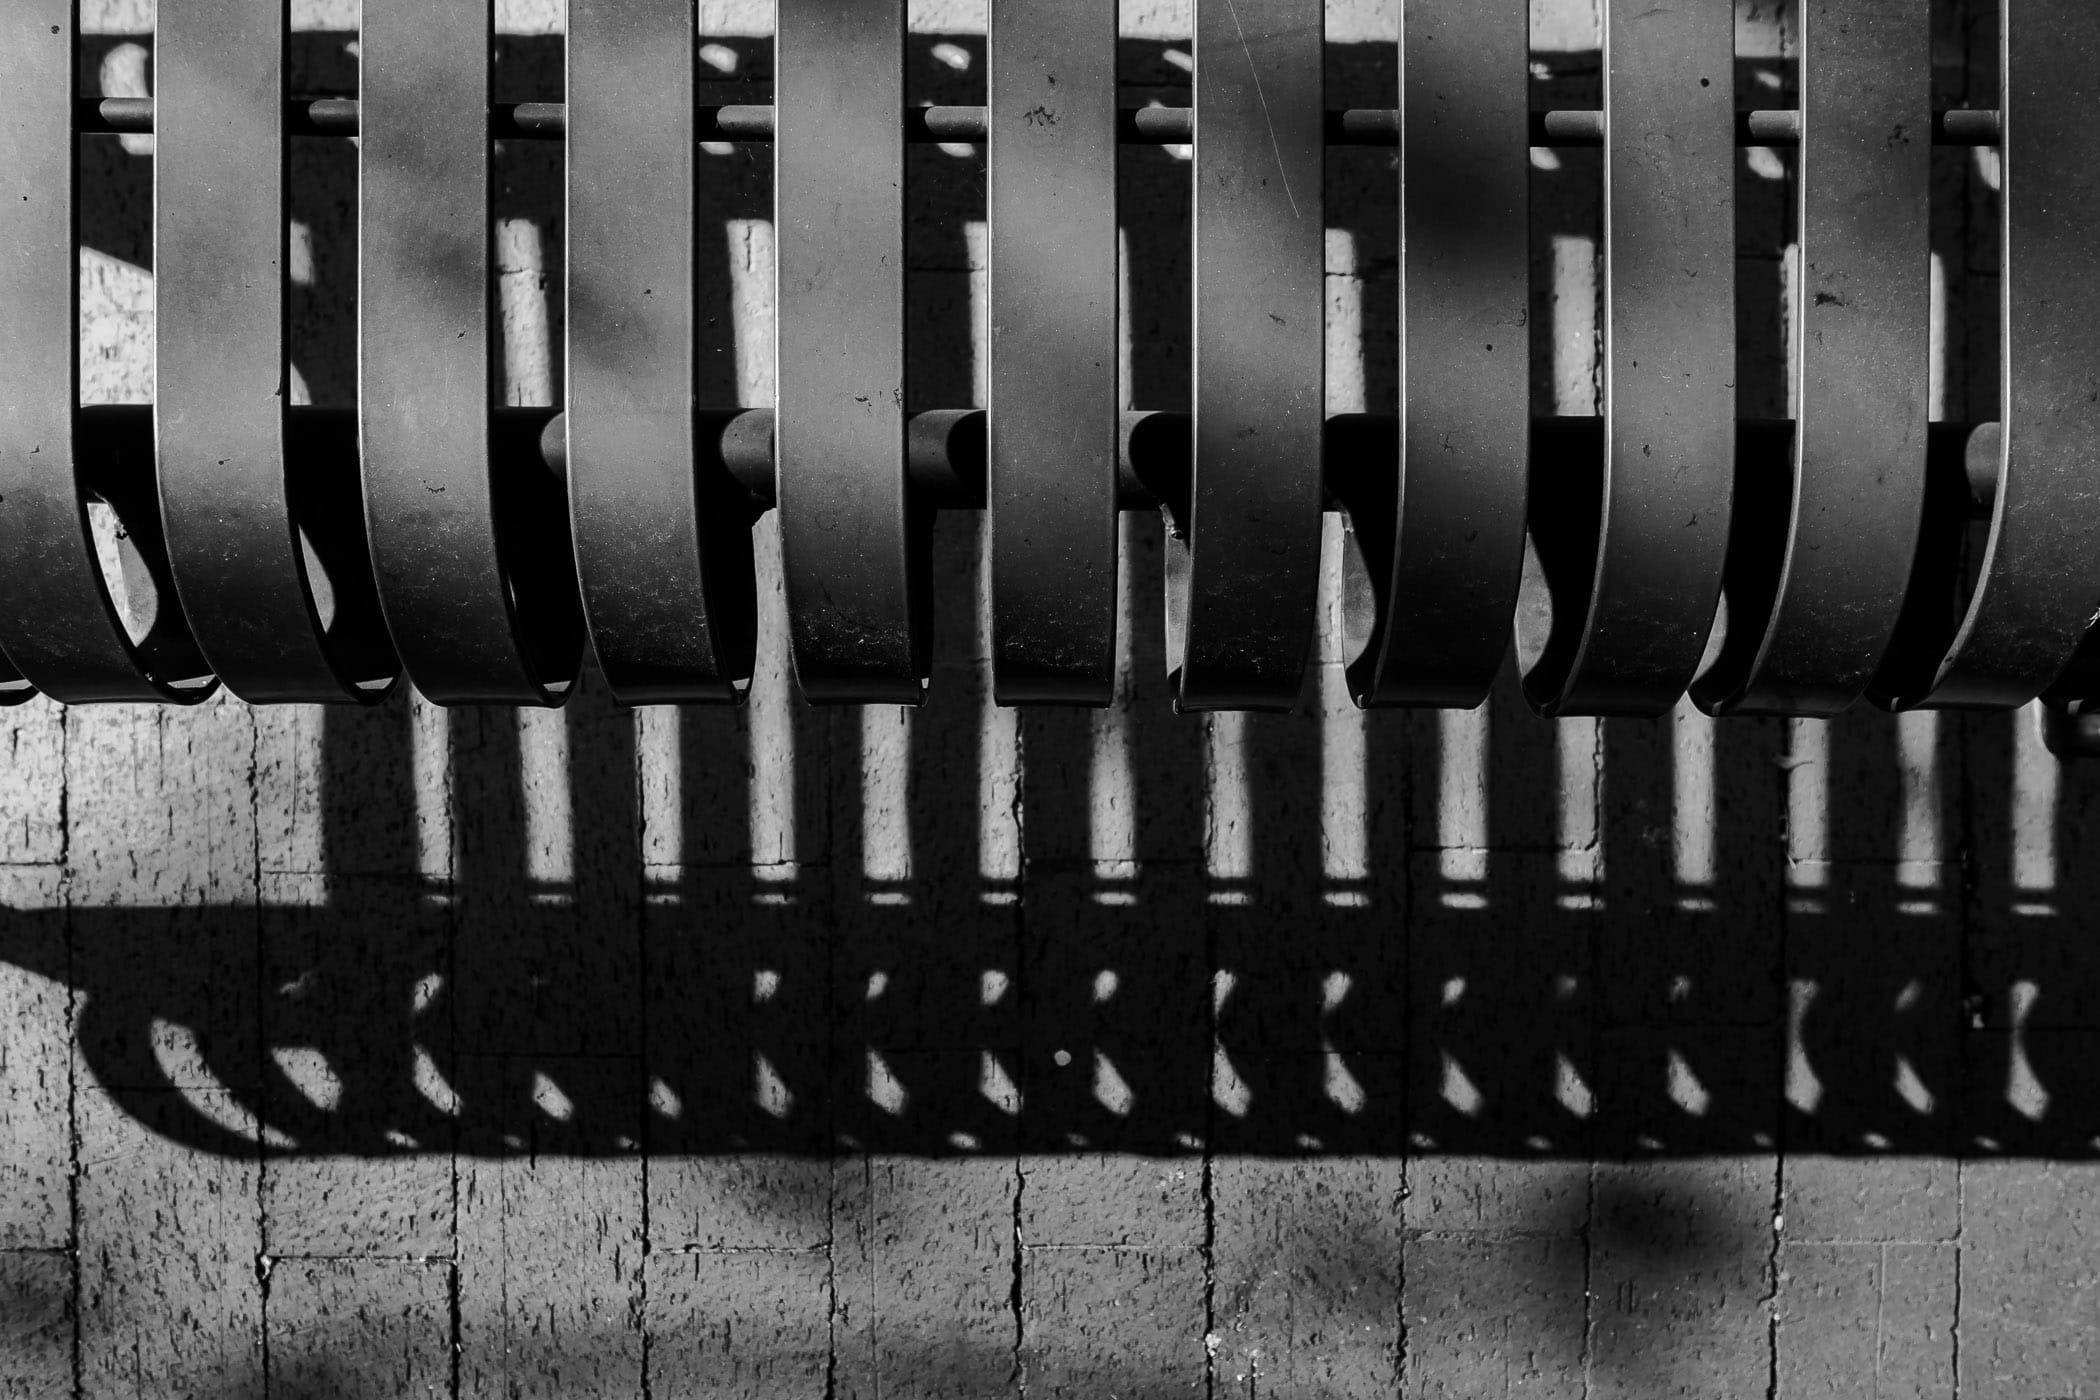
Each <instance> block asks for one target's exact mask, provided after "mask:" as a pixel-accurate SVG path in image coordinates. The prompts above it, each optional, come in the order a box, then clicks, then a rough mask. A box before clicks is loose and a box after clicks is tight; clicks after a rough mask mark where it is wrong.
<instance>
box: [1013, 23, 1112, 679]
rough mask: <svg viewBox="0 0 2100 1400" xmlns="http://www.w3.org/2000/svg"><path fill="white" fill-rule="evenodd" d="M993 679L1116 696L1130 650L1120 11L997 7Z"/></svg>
mask: <svg viewBox="0 0 2100 1400" xmlns="http://www.w3.org/2000/svg"><path fill="white" fill-rule="evenodd" d="M988 49H989V67H990V87H991V105H990V109H989V110H990V117H989V127H990V152H989V157H988V175H987V183H988V190H987V197H986V203H987V211H988V216H989V223H990V240H991V272H990V283H991V286H990V302H991V315H990V321H991V365H990V375H989V381H990V396H989V404H990V424H991V469H990V474H991V480H990V491H989V495H990V508H991V514H990V519H989V526H990V532H991V557H992V684H993V690H994V693H995V694H996V696H997V698H998V700H999V702H1000V703H1001V704H1007V705H1012V704H1026V703H1035V702H1057V703H1064V704H1090V705H1106V704H1108V703H1109V702H1110V701H1111V700H1112V699H1113V698H1114V694H1115V661H1116V548H1117V529H1116V449H1117V428H1118V419H1117V409H1118V403H1117V394H1116V296H1117V291H1116V282H1117V271H1116V6H1115V3H1114V0H1081V3H1077V4H1062V5H1053V4H1045V3H1043V0H995V3H994V4H993V6H992V11H991V34H990V38H989V43H988Z"/></svg>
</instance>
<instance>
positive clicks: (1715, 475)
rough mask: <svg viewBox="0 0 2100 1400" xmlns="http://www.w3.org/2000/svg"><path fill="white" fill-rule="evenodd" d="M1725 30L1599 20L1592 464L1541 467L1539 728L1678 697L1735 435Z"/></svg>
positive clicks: (1714, 22) (1676, 11) (1730, 66)
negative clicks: (1600, 249)
mask: <svg viewBox="0 0 2100 1400" xmlns="http://www.w3.org/2000/svg"><path fill="white" fill-rule="evenodd" d="M1734 63H1735V30H1734V19H1733V16H1732V14H1731V12H1730V10H1729V7H1728V6H1726V5H1713V4H1697V5H1691V4H1687V5H1679V6H1669V7H1665V6H1660V5H1655V4H1652V3H1651V0H1609V3H1608V4H1607V5H1606V7H1605V40H1604V111H1605V124H1606V128H1607V137H1606V148H1605V155H1604V169H1605V176H1604V269H1605V297H1604V301H1605V306H1604V361H1605V363H1604V376H1605V378H1604V384H1605V409H1604V420H1605V421H1604V431H1605V445H1604V462H1603V476H1602V481H1601V483H1600V482H1598V481H1597V480H1596V479H1595V478H1594V477H1593V476H1591V475H1590V474H1589V473H1588V472H1587V471H1585V470H1583V466H1584V464H1580V463H1574V462H1558V463H1553V462H1543V461H1542V462H1541V463H1539V464H1538V468H1537V470H1536V471H1535V472H1534V473H1533V479H1532V492H1533V495H1532V520H1533V538H1534V541H1535V543H1536V545H1537V548H1538V553H1539V556H1540V559H1541V562H1542V564H1543V565H1544V566H1545V569H1546V572H1547V575H1548V578H1549V580H1550V582H1551V587H1552V593H1553V621H1552V627H1551V632H1550V634H1549V635H1548V636H1547V637H1546V638H1545V639H1543V642H1542V643H1540V642H1538V641H1534V642H1533V644H1532V645H1530V646H1527V647H1526V648H1525V649H1526V650H1527V651H1534V652H1535V653H1536V655H1535V659H1534V660H1533V662H1532V664H1531V665H1530V666H1529V667H1528V668H1527V670H1526V674H1525V677H1524V685H1525V692H1526V694H1527V696H1528V697H1529V698H1530V700H1531V702H1532V703H1533V704H1534V705H1535V706H1537V707H1538V708H1539V709H1540V710H1542V711H1544V712H1545V713H1547V714H1563V715H1573V714H1628V715H1655V714H1661V713H1663V712H1665V711H1667V710H1668V709H1670V708H1671V706H1673V705H1674V704H1676V702H1677V700H1678V698H1679V697H1680V696H1682V695H1683V694H1684V691H1685V688H1686V687H1687V686H1688V685H1689V684H1690V683H1691V680H1692V675H1693V672H1694V671H1695V670H1696V668H1697V667H1698V664H1699V661H1700V657H1701V654H1702V652H1703V651H1704V649H1705V647H1706V641H1707V634H1708V633H1709V631H1710V630H1711V629H1712V624H1713V619H1714V610H1715V606H1716V603H1717V601H1718V599H1719V595H1720V589H1721V571H1722V566H1723V562H1724V560H1725V558H1726V554H1727V548H1728V528H1729V511H1730V502H1731V496H1732V492H1733V476H1734V461H1735V452H1734V447H1735V444H1734V437H1735V160H1736V155H1735V116H1734V95H1733V88H1734Z"/></svg>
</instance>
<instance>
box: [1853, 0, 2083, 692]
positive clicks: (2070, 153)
mask: <svg viewBox="0 0 2100 1400" xmlns="http://www.w3.org/2000/svg"><path fill="white" fill-rule="evenodd" d="M1999 16H2000V23H2001V26H2002V28H2001V33H2000V42H2001V44H2002V46H2003V47H2002V54H2003V68H2002V72H2003V79H2002V81H2003V85H2004V96H2003V100H2002V103H2001V110H2002V117H2001V120H2002V122H2003V132H2004V135H2003V142H2004V144H2003V146H2002V147H2001V156H2000V161H2001V165H2000V169H2001V171H2002V183H2001V190H2002V195H2001V198H2000V214H1999V217H2000V221H2001V223H2000V230H2001V234H2002V237H2003V248H2004V254H2003V258H2004V261H2003V264H2002V266H2001V268H2000V276H2001V280H2002V290H2001V295H2002V297H2003V298H2004V300H2003V303H2002V306H2001V312H2000V332H1999V333H2000V353H2001V356H2002V367H2001V370H2000V373H2001V375H2002V379H2001V383H2002V385H2003V389H2002V393H2003V396H2004V405H2003V411H2002V413H2001V415H2000V416H2001V420H2002V423H2003V428H2002V435H2001V438H2000V447H1999V452H2000V456H1999V461H1998V482H1997V493H1996V502H1995V505H1994V507H1993V510H1992V514H1991V531H1990V542H1989V544H1988V545H1987V546H1986V548H1985V551H1984V556H1983V562H1982V565H1981V568H1980V570H1979V572H1978V576H1977V581H1976V588H1975V592H1974V594H1973V595H1972V596H1971V598H1970V601H1969V606H1968V611H1967V613H1966V614H1965V615H1964V616H1963V618H1962V623H1961V629H1960V631H1959V632H1958V633H1956V635H1955V638H1954V642H1953V645H1952V646H1951V647H1950V648H1949V649H1948V651H1947V654H1946V656H1945V658H1944V659H1943V660H1942V661H1941V662H1940V664H1939V667H1938V670H1937V673H1936V674H1935V675H1934V677H1933V679H1932V685H1931V689H1930V690H1929V691H1927V692H1926V693H1924V694H1916V693H1911V694H1903V693H1895V692H1892V693H1890V694H1888V695H1887V696H1886V697H1885V698H1886V701H1887V703H1890V704H1892V705H1895V706H1907V705H1920V706H1928V707H1935V708H1937V707H1950V706H1960V707H1968V708H1992V709H1998V708H2006V709H2009V708H2013V707H2015V706H2019V705H2023V704H2025V703H2026V702H2027V701H2029V700H2031V699H2033V698H2034V697H2035V696H2036V695H2038V694H2040V693H2041V692H2042V691H2044V690H2045V689H2051V687H2052V683H2053V682H2055V681H2056V680H2057V679H2058V677H2059V676H2060V675H2061V674H2062V673H2063V672H2064V669H2065V667H2066V666H2067V665H2069V664H2070V662H2071V660H2072V657H2073V655H2074V654H2075V652H2076V650H2077V648H2078V645H2079V641H2080V639H2081V637H2083V636H2084V634H2085V632H2086V630H2087V626H2088V624H2089V623H2090V622H2091V621H2092V618H2093V613H2094V603H2095V601H2096V598H2100V577H2096V570H2095V561H2096V560H2100V487H2096V486H2095V484H2094V476H2093V463H2094V446H2095V444H2096V443H2100V279H2095V278H2094V277H2093V275H2092V268H2093V263H2094V255H2095V252H2096V251H2100V234H2096V230H2100V171H2096V170H2095V169H2094V167H2093V159H2092V153H2093V149H2094V147H2095V145H2096V144H2100V74H2096V73H2095V72H2094V71H2093V55H2094V54H2095V53H2096V52H2100V6H2095V5H2093V4H2090V3H2088V2H2087V0H2001V5H2000V8H1999ZM2052 698H2060V697H2058V696H2057V695H2056V693H2055V692H2054V691H2052Z"/></svg>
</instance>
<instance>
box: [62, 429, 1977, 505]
mask: <svg viewBox="0 0 2100 1400" xmlns="http://www.w3.org/2000/svg"><path fill="white" fill-rule="evenodd" d="M490 416H491V419H492V430H491V457H492V459H493V464H494V470H495V472H496V473H497V474H498V475H501V476H504V477H506V478H511V479H516V478H517V477H518V476H519V474H520V473H529V472H531V471H533V470H534V469H537V470H539V471H542V472H545V473H547V474H548V475H549V476H550V477H551V478H552V479H553V480H554V481H556V482H562V481H566V480H567V479H568V474H569V465H568V451H569V437H568V432H569V428H568V418H567V416H566V415H565V414H564V413H563V412H562V411H561V410H560V409H558V408H499V409H496V410H495V411H494V413H493V414H491V415H490ZM1603 423H1604V420H1603V419H1601V418H1534V419H1532V420H1531V455H1532V457H1533V459H1534V460H1540V461H1552V462H1562V461H1568V460H1573V459H1580V458H1583V457H1595V456H1596V455H1597V454H1598V453H1600V452H1601V451H1603V441H1604V438H1603V432H1604V429H1603ZM285 435H286V436H285V451H286V453H287V455H289V456H290V457H292V458H293V459H294V460H297V461H300V462H305V463H308V464H309V465H311V466H312V467H314V468H315V469H316V470H318V471H323V472H333V471H342V472H348V473H350V474H352V475H353V476H354V475H355V473H356V471H357V413H356V411H355V410H353V409H348V408H311V407H306V406H303V405H302V406H297V407H293V408H291V409H288V410H286V413H285ZM693 435H694V439H695V441H696V442H697V443H698V449H697V451H698V463H699V469H700V470H701V471H702V472H705V473H710V474H719V475H720V476H722V477H724V478H726V479H727V480H728V481H729V482H731V483H733V484H734V485H735V486H736V487H737V488H739V489H740V491H741V492H742V499H743V500H744V501H745V502H747V503H748V505H749V507H750V509H751V510H752V511H753V512H762V511H768V510H771V509H772V508H773V489H774V471H773V410H772V409H770V408H709V409H700V410H698V411H697V412H696V413H694V415H693ZM1793 435H1794V424H1793V422H1792V420H1790V419H1784V418H1747V419H1743V420H1741V421H1740V422H1738V423H1737V424H1736V442H1737V449H1736V450H1737V456H1738V458H1739V460H1741V461H1742V462H1744V463H1745V465H1746V467H1747V468H1748V470H1749V471H1750V472H1751V473H1753V474H1754V473H1755V472H1758V471H1761V470H1770V471H1774V472H1777V473H1779V474H1780V476H1781V477H1782V478H1785V477H1787V476H1788V475H1790V468H1789V466H1788V463H1787V457H1786V454H1787V453H1788V452H1789V451H1790V450H1791V448H1792V444H1793ZM904 438H905V441H904V450H905V476H906V480H907V482H908V483H909V485H910V490H911V496H912V502H913V504H914V505H915V506H920V507H924V508H926V509H930V510H983V509H984V505H985V479H986V468H985V463H986V460H987V453H986V437H985V412H984V410H983V409H980V408H937V409H928V410H925V411H923V412H919V413H914V414H912V415H911V417H910V418H909V420H908V421H907V422H906V423H905V430H904ZM1926 441H1927V452H1926V461H1927V463H1928V466H1927V471H1928V473H1929V474H1930V475H1931V476H1932V477H1933V478H1934V479H1935V480H1938V481H1942V482H1945V483H1947V484H1948V486H1949V487H1950V488H1952V489H1954V490H1956V491H1958V492H1960V493H1962V494H1963V496H1964V498H1965V499H1966V500H1967V501H1968V502H1969V506H1968V509H1969V513H1970V514H1971V515H1972V516H1974V517H1975V518H1977V519H1981V520H1987V519H1989V518H1990V512H1991V506H1992V503H1993V502H1994V500H1995V499H1996V492H1997V470H1998V445H1999V436H1998V425H1997V424H1996V423H1934V424H1932V425H1931V427H1930V429H1929V430H1928V433H1927V439H1926ZM1399 443H1400V420H1399V418H1398V417H1397V416H1395V415H1394V414H1390V413H1336V414H1331V415H1329V416H1328V418H1327V422H1326V430H1325V432H1324V433H1323V434H1322V442H1321V457H1322V460H1323V462H1324V472H1325V476H1326V480H1327V498H1328V507H1329V509H1340V508H1341V506H1340V504H1339V503H1340V502H1342V501H1344V500H1345V499H1346V498H1347V497H1348V496H1349V494H1350V491H1351V488H1352V483H1354V482H1356V481H1360V480H1362V479H1364V478H1367V477H1370V476H1372V475H1373V474H1375V473H1379V472H1383V473H1385V474H1387V475H1391V474H1392V473H1393V472H1394V471H1396V470H1397V469H1398V461H1399V457H1398V453H1399ZM79 448H80V459H81V461H82V463H83V464H84V471H85V473H86V478H87V486H88V489H89V490H90V492H91V493H92V494H97V495H100V494H103V493H105V492H110V491H115V490H117V489H118V488H119V484H120V481H121V480H122V479H126V478H129V477H131V476H134V475H137V474H140V473H150V472H151V471H152V469H153V406H152V405H151V404H102V405H96V406H94V407H89V408H83V409H81V410H80V429H79ZM1749 480H1751V481H1755V480H1756V478H1755V476H1754V475H1753V476H1751V477H1750V478H1749ZM1188 482H1189V415H1188V414H1186V413H1168V412H1159V411H1155V410H1143V409H1140V410H1126V411H1125V412H1124V413H1122V414H1121V415H1120V419H1119V422H1118V426H1117V432H1116V506H1117V508H1118V509H1119V510H1126V511H1132V510H1159V509H1161V508H1162V507H1165V508H1167V509H1170V510H1176V509H1180V508H1181V507H1182V505H1183V504H1184V503H1185V502H1186V501H1187V499H1188V489H1189V487H1188Z"/></svg>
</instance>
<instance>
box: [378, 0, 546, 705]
mask: <svg viewBox="0 0 2100 1400" xmlns="http://www.w3.org/2000/svg"><path fill="white" fill-rule="evenodd" d="M360 40H361V44H362V54H363V58H362V78H361V82H362V84H363V93H362V96H363V103H362V112H361V121H362V125H363V137H362V154H361V159H360V165H359V169H360V182H361V190H360V212H359V219H360V226H359V245H360V246H359V257H360V279H359V287H358V360H359V396H360V418H359V423H360V430H361V433H362V439H363V444H364V470H365V512H366V520H367V525H368V528H369V530H370V532H371V542H372V561H373V565H374V568H375V570H376V572H377V574H378V580H379V595H380V599H381V601H382V603H383V605H384V607H385V609H386V618H387V625H388V628H389V630H390V631H391V632H392V634H393V637H394V643H395V645H396V647H398V648H399V650H400V653H401V661H402V665H403V667H404V668H405V669H406V670H407V672H408V677H409V679H410V680H411V681H413V682H414V683H415V687H416V689H417V690H419V691H421V692H422V693H423V694H424V695H425V696H426V697H428V698H429V699H431V700H433V701H436V702H438V703H440V704H474V703H497V704H523V705H539V704H547V703H550V702H558V700H559V698H560V696H561V695H562V693H563V692H564V691H565V690H566V688H567V686H568V683H569V682H570V680H571V679H572V678H573V676H574V668H575V665H576V661H577V659H578V655H579V649H580V641H581V638H580V634H578V633H577V631H576V628H575V627H574V625H573V624H572V623H571V622H570V621H569V618H568V616H567V615H566V614H567V609H565V608H563V607H562V606H561V603H562V601H563V595H564V589H565V588H566V592H567V594H568V595H569V596H570V597H573V590H574V583H573V566H572V564H571V562H570V560H569V558H568V556H567V550H566V549H565V548H564V549H562V550H561V551H560V552H559V553H556V552H555V551H554V549H553V548H552V547H551V545H552V541H551V540H549V539H545V538H541V539H528V538H525V536H526V535H527V534H528V531H529V530H530V529H531V527H532V526H534V525H544V523H545V521H546V519H547V517H546V515H545V512H544V503H542V502H538V501H531V500H528V499H527V498H526V497H525V496H524V495H523V494H522V493H523V492H524V491H525V489H526V488H527V487H528V485H529V483H526V482H524V481H498V480H496V479H495V478H494V475H493V473H492V472H491V469H490V464H491V456H490V451H491V443H490V416H489V380H490V376H489V352H490V337H489V330H490V327H489V295H488V287H489V130H488V127H489V84H488V65H489V15H488V9H487V7H486V6H485V5H481V4H475V3H469V4H441V5H440V4H431V3H429V0H365V5H364V18H363V25H362V32H361V35H360ZM556 510H557V511H559V512H560V513H561V514H562V515H563V516H564V517H565V515H566V511H565V510H562V509H561V507H560V505H559V504H558V502H557V505H556ZM506 526H509V527H511V528H512V530H513V531H514V533H515V534H516V535H518V536H519V538H517V539H516V540H514V541H511V542H510V543H511V545H512V552H513V553H515V554H517V555H519V556H523V557H520V558H517V559H516V560H515V561H513V560H512V559H507V558H506V557H505V550H504V547H503V546H504V543H505V541H503V540H502V539H501V538H500V536H501V535H502V534H504V533H505V527H506ZM558 533H559V534H560V535H564V536H565V535H566V529H561V530H559V531H558ZM562 543H563V544H566V540H563V541H562ZM513 564H515V565H516V566H518V567H507V566H511V565H513ZM528 570H529V571H530V576H528V572H527V571H528ZM564 580H566V581H567V582H566V584H564V582H563V581H564ZM537 589H545V590H547V592H548V593H550V594H551V595H552V603H551V605H550V604H549V602H548V600H546V599H542V598H539V597H537V596H536V595H535V592H534V590H537ZM536 604H537V606H535V605H536ZM535 614H537V615H535Z"/></svg>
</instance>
